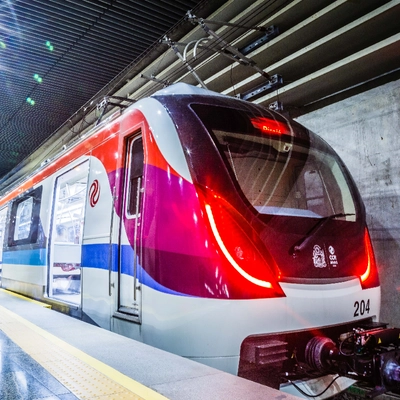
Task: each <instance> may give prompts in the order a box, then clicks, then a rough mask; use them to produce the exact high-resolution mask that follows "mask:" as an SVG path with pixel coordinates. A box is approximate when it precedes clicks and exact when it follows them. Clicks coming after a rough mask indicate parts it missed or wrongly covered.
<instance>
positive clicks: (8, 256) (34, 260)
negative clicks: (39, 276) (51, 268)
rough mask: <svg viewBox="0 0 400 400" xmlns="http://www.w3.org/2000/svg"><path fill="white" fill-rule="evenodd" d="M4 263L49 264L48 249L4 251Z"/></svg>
mask: <svg viewBox="0 0 400 400" xmlns="http://www.w3.org/2000/svg"><path fill="white" fill-rule="evenodd" d="M3 264H24V265H32V266H46V265H47V249H33V250H32V249H28V250H16V251H4V252H3Z"/></svg>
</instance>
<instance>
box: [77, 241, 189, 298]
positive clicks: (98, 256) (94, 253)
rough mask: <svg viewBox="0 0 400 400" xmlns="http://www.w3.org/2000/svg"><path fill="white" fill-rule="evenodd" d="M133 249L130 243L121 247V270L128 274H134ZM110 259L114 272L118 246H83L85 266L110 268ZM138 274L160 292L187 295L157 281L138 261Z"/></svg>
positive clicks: (83, 262)
mask: <svg viewBox="0 0 400 400" xmlns="http://www.w3.org/2000/svg"><path fill="white" fill-rule="evenodd" d="M133 254H134V253H133V249H132V247H131V246H129V245H124V246H122V248H121V258H122V260H123V261H124V262H123V264H122V265H121V272H122V273H123V274H126V275H131V276H133V264H134V262H133V259H134V258H133ZM110 261H112V264H111V270H112V271H114V272H117V271H118V246H117V245H116V244H113V245H112V248H111V249H110V245H109V244H87V245H84V246H83V247H82V266H83V267H84V268H98V269H106V270H108V269H109V265H110ZM137 275H138V277H139V280H140V282H141V283H142V284H143V285H146V286H148V287H151V288H152V289H155V290H157V291H159V292H163V293H169V294H174V295H178V296H187V295H185V294H183V293H179V292H176V291H174V290H170V289H168V288H166V287H165V286H162V285H160V284H159V283H158V282H156V281H155V280H154V279H153V278H152V277H151V276H150V275H149V274H148V273H147V272H146V271H145V270H144V269H143V268H142V266H141V265H140V264H139V263H138V264H137Z"/></svg>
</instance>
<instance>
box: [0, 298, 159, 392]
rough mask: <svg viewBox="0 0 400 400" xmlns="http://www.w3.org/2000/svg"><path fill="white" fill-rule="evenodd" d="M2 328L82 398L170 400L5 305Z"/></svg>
mask: <svg viewBox="0 0 400 400" xmlns="http://www.w3.org/2000/svg"><path fill="white" fill-rule="evenodd" d="M0 329H1V330H2V331H3V332H4V333H5V334H6V335H7V336H8V337H9V338H10V339H11V340H12V341H13V342H14V343H16V344H17V345H18V346H20V347H21V348H22V350H24V351H25V352H26V353H27V354H29V355H30V356H31V357H32V358H33V359H34V360H35V361H37V362H38V363H39V364H40V365H41V366H42V367H44V368H45V369H46V370H47V371H48V372H49V373H50V374H51V375H53V376H54V377H55V378H56V379H57V380H58V381H59V382H61V383H62V384H63V385H64V386H65V387H66V388H68V389H69V390H70V391H71V392H72V393H73V394H74V395H75V396H76V397H78V398H79V399H82V400H94V399H99V400H100V399H101V400H112V399H113V400H117V399H121V400H125V399H130V400H166V399H167V398H166V397H164V396H162V395H161V394H159V393H157V392H155V391H154V390H152V389H149V388H148V387H146V386H144V385H142V384H141V383H139V382H136V381H135V380H133V379H131V378H129V377H128V376H126V375H124V374H122V373H121V372H119V371H117V370H115V369H114V368H111V367H110V366H108V365H106V364H104V363H102V362H101V361H99V360H96V359H95V358H93V357H91V356H89V355H88V354H86V353H84V352H83V351H81V350H79V349H77V348H76V347H74V346H71V345H70V344H68V343H66V342H64V341H63V340H61V339H59V338H58V337H56V336H54V335H52V334H51V333H49V332H47V331H45V330H43V329H41V328H39V327H38V326H36V325H35V324H33V323H31V322H29V321H27V320H26V319H24V318H22V317H20V316H19V315H17V314H15V313H13V312H12V311H10V310H8V309H6V308H5V307H3V306H0Z"/></svg>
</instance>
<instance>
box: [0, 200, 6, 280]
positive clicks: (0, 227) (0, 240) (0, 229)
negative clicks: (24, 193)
mask: <svg viewBox="0 0 400 400" xmlns="http://www.w3.org/2000/svg"><path fill="white" fill-rule="evenodd" d="M6 221H7V207H4V208H2V209H1V210H0V281H1V272H2V270H3V244H4V235H5V228H6Z"/></svg>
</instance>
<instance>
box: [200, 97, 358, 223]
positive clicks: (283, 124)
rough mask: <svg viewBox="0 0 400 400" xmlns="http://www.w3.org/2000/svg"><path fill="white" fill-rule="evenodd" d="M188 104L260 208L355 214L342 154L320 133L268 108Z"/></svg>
mask: <svg viewBox="0 0 400 400" xmlns="http://www.w3.org/2000/svg"><path fill="white" fill-rule="evenodd" d="M192 106H193V109H194V110H195V112H196V114H197V115H198V116H199V117H200V119H201V120H202V122H203V123H204V125H205V126H206V127H207V128H208V130H209V132H210V133H211V134H212V136H213V137H214V139H215V142H216V144H217V147H218V148H219V150H220V153H221V155H222V157H223V158H224V160H225V163H226V165H227V166H228V168H229V170H230V172H231V175H232V176H233V177H234V178H235V180H236V181H237V183H238V185H239V186H240V188H241V190H242V193H243V194H244V196H245V197H246V198H247V200H248V202H249V203H250V204H251V205H252V206H253V207H254V209H255V210H256V211H257V212H258V213H259V214H261V215H282V216H296V217H310V218H326V217H331V216H334V217H335V218H339V219H342V220H346V221H355V220H356V207H355V203H354V200H353V197H352V194H351V191H350V189H349V185H348V181H347V179H346V175H345V172H343V170H342V167H341V163H340V160H339V159H338V157H337V156H336V154H335V153H334V152H333V151H332V150H331V149H330V147H329V146H327V145H326V143H325V142H323V141H322V140H321V139H319V138H318V137H316V136H315V135H312V134H311V135H309V134H308V132H307V131H306V130H305V129H304V128H302V127H299V126H297V125H296V126H293V124H292V125H289V124H288V122H287V121H285V120H284V119H283V118H282V119H277V118H278V117H277V116H276V115H275V114H272V113H270V114H269V113H268V112H266V114H264V115H254V114H252V113H251V114H250V113H247V112H245V111H239V110H234V109H229V108H223V107H209V106H204V105H192Z"/></svg>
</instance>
